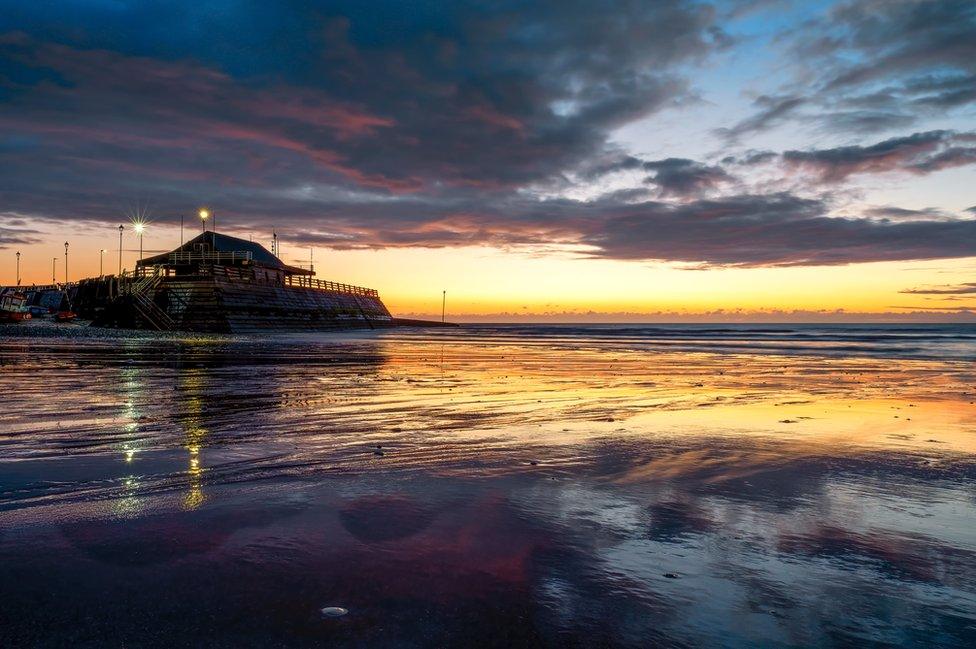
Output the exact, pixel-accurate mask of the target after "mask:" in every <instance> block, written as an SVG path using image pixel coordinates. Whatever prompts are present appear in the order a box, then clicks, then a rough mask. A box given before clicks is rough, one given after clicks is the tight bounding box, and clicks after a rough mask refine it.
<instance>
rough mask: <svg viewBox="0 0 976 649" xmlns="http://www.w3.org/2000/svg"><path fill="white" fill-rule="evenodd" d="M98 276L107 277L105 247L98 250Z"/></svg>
mask: <svg viewBox="0 0 976 649" xmlns="http://www.w3.org/2000/svg"><path fill="white" fill-rule="evenodd" d="M98 276H99V277H105V249H104V248H102V249H101V250H99V251H98Z"/></svg>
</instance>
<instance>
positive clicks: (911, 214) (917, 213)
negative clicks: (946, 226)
mask: <svg viewBox="0 0 976 649" xmlns="http://www.w3.org/2000/svg"><path fill="white" fill-rule="evenodd" d="M864 216H869V217H875V218H880V219H889V220H894V221H919V220H921V221H931V220H939V219H942V220H952V217H951V216H949V215H948V214H946V213H945V212H943V211H942V210H940V209H938V208H935V207H928V208H925V209H924V210H911V209H907V208H904V207H892V206H884V207H872V208H869V209H866V210H864Z"/></svg>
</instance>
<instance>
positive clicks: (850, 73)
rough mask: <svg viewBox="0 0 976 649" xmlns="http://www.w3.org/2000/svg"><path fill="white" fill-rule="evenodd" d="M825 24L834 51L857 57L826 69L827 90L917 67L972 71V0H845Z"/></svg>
mask: <svg viewBox="0 0 976 649" xmlns="http://www.w3.org/2000/svg"><path fill="white" fill-rule="evenodd" d="M824 28H825V29H828V30H832V31H834V32H835V33H836V34H837V35H838V36H837V38H836V39H835V40H834V48H833V52H832V53H834V54H839V55H848V56H857V57H858V58H860V59H861V62H858V63H855V64H853V65H849V66H846V67H844V68H841V69H834V70H831V71H829V73H828V74H829V75H830V76H829V79H828V81H827V84H826V86H827V88H828V89H830V88H841V87H849V86H853V85H857V84H864V83H867V82H870V81H873V80H877V79H885V78H890V77H893V76H894V77H897V76H898V75H902V74H905V73H916V72H918V71H920V70H931V69H937V70H940V71H946V70H969V71H973V70H976V40H974V38H973V35H974V33H976V5H974V4H973V3H972V2H971V1H970V0H940V1H939V2H919V1H918V0H885V1H884V2H848V3H846V4H843V5H840V6H839V7H837V8H835V9H834V10H833V11H832V12H831V14H830V17H829V19H828V22H827V23H826V24H825V26H824ZM943 73H944V72H943Z"/></svg>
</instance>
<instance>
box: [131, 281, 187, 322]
mask: <svg viewBox="0 0 976 649" xmlns="http://www.w3.org/2000/svg"><path fill="white" fill-rule="evenodd" d="M162 280H163V278H162V276H161V275H160V274H159V270H158V269H155V272H153V274H152V275H148V274H147V275H144V276H142V277H138V278H135V279H134V280H133V281H132V282H130V283H129V284H128V285H127V286H126V287H125V293H124V294H125V295H126V296H127V297H128V298H129V302H130V304H131V305H132V308H133V309H135V311H136V313H138V314H139V316H140V317H141V318H142V320H143V322H145V323H146V324H147V325H149V326H150V327H151V328H153V329H155V330H157V331H170V330H172V329H173V328H174V325H175V324H176V323H175V322H173V319H172V318H171V317H169V314H167V313H166V312H165V311H163V310H162V309H160V308H159V307H158V306H157V305H156V303H155V302H154V301H153V297H154V296H155V294H156V288H157V287H158V286H159V283H160V282H161V281H162Z"/></svg>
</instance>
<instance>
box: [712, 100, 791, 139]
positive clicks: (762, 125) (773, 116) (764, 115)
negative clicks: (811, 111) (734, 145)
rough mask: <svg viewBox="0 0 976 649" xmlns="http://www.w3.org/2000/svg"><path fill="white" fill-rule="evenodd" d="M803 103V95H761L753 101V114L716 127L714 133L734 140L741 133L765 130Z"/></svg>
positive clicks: (789, 114)
mask: <svg viewBox="0 0 976 649" xmlns="http://www.w3.org/2000/svg"><path fill="white" fill-rule="evenodd" d="M805 103H807V100H806V99H805V98H804V97H798V96H782V97H776V96H770V95H761V96H760V97H758V98H757V99H756V100H755V101H754V102H753V105H754V106H756V107H757V109H758V110H757V111H756V113H755V114H754V115H752V116H750V117H748V118H746V119H744V120H742V121H740V122H739V123H737V124H736V125H734V126H732V127H730V128H720V129H717V130H716V131H715V134H716V135H718V136H720V137H723V138H725V139H726V140H728V141H730V142H734V141H736V140H738V139H739V138H740V137H742V136H743V135H747V134H750V133H756V132H760V131H765V130H767V129H769V128H772V127H773V126H776V125H778V124H781V123H782V122H783V121H784V120H785V119H786V118H787V117H790V116H792V115H793V114H794V113H795V112H796V110H797V109H798V108H799V107H800V106H802V105H804V104H805Z"/></svg>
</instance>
